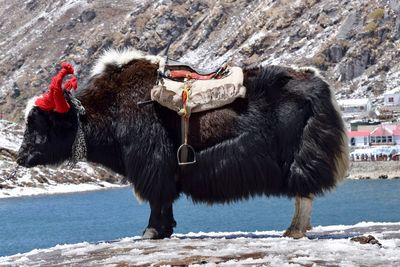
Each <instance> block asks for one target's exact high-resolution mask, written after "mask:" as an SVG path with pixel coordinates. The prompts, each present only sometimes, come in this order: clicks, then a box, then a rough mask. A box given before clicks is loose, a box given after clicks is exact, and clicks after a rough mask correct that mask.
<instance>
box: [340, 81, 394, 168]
mask: <svg viewBox="0 0 400 267" xmlns="http://www.w3.org/2000/svg"><path fill="white" fill-rule="evenodd" d="M381 98H383V102H382V103H383V104H381V105H374V104H373V102H372V101H371V100H370V99H369V98H356V99H343V100H339V101H338V105H339V107H340V110H341V112H342V116H343V119H344V121H345V122H346V124H347V128H348V133H347V134H348V138H349V146H350V159H351V160H352V161H376V160H378V161H379V160H386V161H387V160H399V159H400V118H399V115H400V87H399V88H395V89H392V90H390V91H387V92H385V93H384V94H383V95H382V97H381Z"/></svg>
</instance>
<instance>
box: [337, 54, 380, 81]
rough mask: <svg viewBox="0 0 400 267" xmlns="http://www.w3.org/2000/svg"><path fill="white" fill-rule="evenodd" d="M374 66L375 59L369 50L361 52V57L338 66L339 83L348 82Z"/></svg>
mask: <svg viewBox="0 0 400 267" xmlns="http://www.w3.org/2000/svg"><path fill="white" fill-rule="evenodd" d="M373 64H375V57H374V56H373V54H372V53H371V51H370V50H367V49H365V50H363V51H362V52H361V55H360V56H358V57H357V58H353V59H351V60H349V61H348V62H345V63H343V64H341V65H340V67H339V71H340V75H341V81H350V80H352V79H354V78H357V77H359V76H360V75H362V74H363V73H364V70H365V69H367V67H368V66H370V65H373Z"/></svg>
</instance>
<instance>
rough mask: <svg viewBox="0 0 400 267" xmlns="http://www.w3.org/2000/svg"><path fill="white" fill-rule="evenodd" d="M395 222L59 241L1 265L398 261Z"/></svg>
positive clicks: (398, 227) (399, 229)
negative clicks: (295, 232)
mask: <svg viewBox="0 0 400 267" xmlns="http://www.w3.org/2000/svg"><path fill="white" fill-rule="evenodd" d="M399 249H400V224H399V223H359V224H356V225H353V226H338V225H336V226H326V227H321V226H320V227H316V228H315V229H313V230H312V231H311V232H310V233H309V234H308V238H302V239H299V240H293V239H289V238H283V237H282V233H281V232H276V231H270V232H256V233H198V234H195V233H190V234H187V235H179V234H176V235H174V236H173V237H172V238H171V239H164V240H140V239H139V238H138V237H137V238H125V239H122V240H115V241H111V242H101V243H97V244H89V243H86V242H85V243H80V244H74V245H58V246H55V247H53V248H49V249H35V250H33V251H31V252H28V253H24V254H17V255H14V256H7V257H0V265H1V266H14V265H18V266H41V265H47V266H66V265H68V266H118V267H126V266H200V265H205V266H349V267H350V266H351V267H352V266H398V265H399V262H400V254H399V253H398V252H399Z"/></svg>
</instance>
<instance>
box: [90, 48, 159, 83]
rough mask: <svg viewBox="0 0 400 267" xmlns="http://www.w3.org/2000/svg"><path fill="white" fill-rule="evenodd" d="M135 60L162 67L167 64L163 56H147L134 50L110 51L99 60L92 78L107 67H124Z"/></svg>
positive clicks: (105, 52)
mask: <svg viewBox="0 0 400 267" xmlns="http://www.w3.org/2000/svg"><path fill="white" fill-rule="evenodd" d="M135 59H144V60H147V61H149V62H151V63H154V64H160V65H161V64H164V62H165V59H164V58H163V57H161V56H154V55H146V54H145V53H143V52H141V51H139V50H136V49H134V48H124V49H110V50H106V51H104V53H103V54H102V55H101V56H100V57H99V58H98V59H97V61H96V64H95V65H94V67H93V69H92V72H91V77H93V76H95V75H98V74H101V73H103V72H104V70H105V68H106V66H107V65H116V66H119V67H122V66H123V65H125V64H127V63H129V62H130V61H132V60H135Z"/></svg>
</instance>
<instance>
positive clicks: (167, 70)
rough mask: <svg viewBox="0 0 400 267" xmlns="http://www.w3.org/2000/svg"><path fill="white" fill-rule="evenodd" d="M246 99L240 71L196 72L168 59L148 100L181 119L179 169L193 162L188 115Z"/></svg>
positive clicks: (219, 69)
mask: <svg viewBox="0 0 400 267" xmlns="http://www.w3.org/2000/svg"><path fill="white" fill-rule="evenodd" d="M167 51H168V48H167ZM166 54H167V52H166ZM245 95H246V88H245V87H244V86H243V71H242V69H241V68H239V67H228V66H227V65H226V64H224V65H222V66H220V67H218V68H212V69H199V68H196V67H193V66H192V65H190V64H185V63H182V62H179V61H177V60H172V59H169V58H168V57H167V59H166V62H165V65H163V66H161V65H160V69H159V79H158V82H157V84H156V85H155V86H154V87H153V88H152V90H151V100H152V101H157V102H158V103H159V104H160V105H162V106H165V107H167V108H169V109H171V110H174V111H176V112H177V113H178V115H179V116H181V136H182V145H181V146H180V147H179V148H178V151H177V160H178V164H179V165H180V166H183V165H188V164H193V163H195V162H196V153H195V150H194V149H193V147H192V146H191V145H189V144H188V133H189V117H190V114H191V113H192V112H202V111H207V110H211V109H216V108H220V107H222V106H224V105H227V104H230V103H232V102H233V101H235V99H237V98H239V97H241V98H244V97H245Z"/></svg>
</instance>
